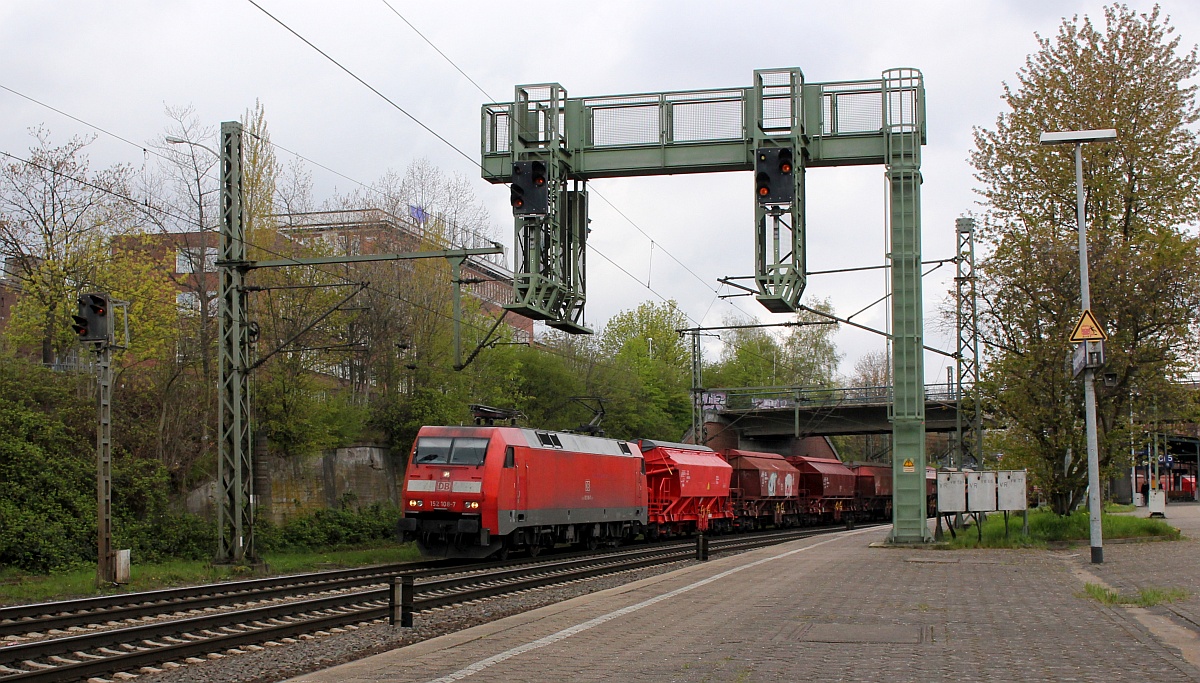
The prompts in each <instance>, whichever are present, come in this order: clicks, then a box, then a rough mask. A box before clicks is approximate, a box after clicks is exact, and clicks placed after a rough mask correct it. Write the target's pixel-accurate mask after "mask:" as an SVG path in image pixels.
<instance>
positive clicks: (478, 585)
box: [0, 530, 828, 683]
mask: <svg viewBox="0 0 1200 683" xmlns="http://www.w3.org/2000/svg"><path fill="white" fill-rule="evenodd" d="M827 531H828V530H827ZM818 533H822V531H816V530H804V531H800V530H796V531H784V532H774V533H768V534H753V535H743V536H736V537H724V538H714V539H711V540H710V550H711V551H712V552H736V551H740V550H748V549H751V548H757V547H762V546H766V545H773V544H777V543H782V542H785V541H791V540H796V539H800V538H805V537H807V536H811V535H815V534H818ZM694 556H695V544H694V543H692V542H683V543H678V542H677V543H666V544H661V545H657V546H651V547H642V548H638V549H632V550H630V549H625V550H619V551H609V552H605V553H600V554H586V555H584V556H582V557H580V556H572V557H557V558H547V560H546V561H543V562H536V563H535V562H529V561H526V562H523V563H517V564H516V565H515V566H514V564H513V563H509V564H505V565H501V566H496V565H485V566H483V567H480V566H479V565H474V566H472V567H470V568H469V570H464V569H463V568H460V569H459V570H458V571H456V572H454V573H453V574H452V575H448V570H447V568H446V567H445V565H442V566H440V567H429V566H423V565H391V566H389V567H375V568H371V569H368V570H344V571H339V572H323V573H321V574H309V575H304V576H302V577H281V578H279V579H267V580H257V581H247V582H236V584H229V586H234V589H233V591H232V592H229V593H227V594H226V597H225V598H224V600H225V602H224V603H223V604H225V605H228V604H230V603H243V604H244V603H246V602H250V601H257V600H263V599H268V600H270V599H275V598H278V597H280V596H281V595H282V594H284V593H286V594H287V595H290V596H295V595H299V594H302V593H303V592H305V591H307V593H309V594H311V593H313V592H318V591H330V590H335V591H338V592H335V593H334V594H331V595H322V596H321V597H315V598H306V599H299V600H289V601H286V602H277V603H275V604H270V605H266V606H259V607H249V608H244V609H235V610H233V611H226V612H220V613H215V614H204V615H201V616H185V617H184V618H175V617H174V616H172V617H171V618H167V619H161V620H156V621H153V622H151V623H145V624H138V625H134V626H126V627H120V628H115V629H111V630H98V631H94V632H89V633H83V634H78V635H69V636H65V637H55V638H46V639H41V640H33V641H31V642H24V643H18V644H15V645H9V646H7V647H0V683H5V682H7V681H13V682H16V681H69V680H80V679H86V678H89V677H96V676H108V675H111V674H113V673H114V672H136V671H139V670H141V669H142V668H143V667H153V666H156V665H161V664H164V663H167V662H183V661H189V660H190V661H194V660H195V658H197V657H205V656H211V655H212V654H213V653H220V652H225V651H228V650H231V649H234V650H236V649H238V648H244V647H247V646H249V647H251V648H254V647H256V646H258V645H259V644H261V643H270V644H277V643H279V642H280V641H284V642H287V641H288V640H289V639H291V638H293V637H294V636H302V635H304V634H311V633H327V632H329V631H330V630H336V629H340V628H343V627H350V628H355V627H356V625H360V624H365V623H370V622H373V621H376V620H384V619H387V618H388V617H389V616H391V615H392V614H393V610H392V608H391V607H390V604H389V600H390V598H391V596H392V587H391V586H390V585H388V586H385V587H378V586H379V585H380V584H390V583H391V582H392V580H393V577H395V576H397V575H398V574H399V573H400V572H403V573H405V574H408V575H411V576H413V577H414V583H415V587H414V588H415V600H414V611H417V612H422V611H428V610H432V609H436V608H439V607H445V606H449V605H454V604H460V603H468V602H471V601H475V600H480V599H484V598H488V597H492V596H497V595H502V594H510V593H517V592H520V591H528V590H530V589H534V588H541V587H545V586H552V585H557V584H564V583H568V582H574V581H580V580H583V579H588V578H591V577H596V576H602V575H607V574H614V573H618V572H628V571H632V570H636V569H639V568H644V567H651V566H657V565H663V564H668V563H673V562H679V561H682V560H686V559H690V558H692V557H694ZM355 571H357V572H360V573H361V575H360V576H353V572H355ZM372 572H373V573H372ZM330 574H332V575H337V578H334V577H329V576H327V577H326V578H327V579H328V580H322V579H320V578H318V577H320V576H322V575H330ZM289 580H291V581H293V582H294V583H293V585H291V586H290V587H289V586H287V582H288V581H289ZM338 582H350V583H353V582H359V583H357V586H368V585H370V586H375V587H373V588H365V589H362V590H345V589H346V588H348V587H349V588H353V586H347V585H346V583H340V584H339V583H338ZM238 584H240V585H238ZM305 585H307V588H305V587H304V586H305ZM199 588H200V589H208V592H207V593H203V591H202V592H201V593H197V594H196V595H195V596H194V597H193V599H194V600H196V601H199V602H203V603H204V604H205V605H212V604H221V603H219V602H218V603H213V602H212V601H214V600H218V601H219V600H220V597H219V595H218V594H216V593H214V592H213V591H212V588H213V587H212V586H205V587H199ZM178 590H184V589H178ZM256 590H257V591H258V592H257V593H256V592H255V591H256ZM288 591H290V592H288ZM168 592H171V591H166V592H164V591H155V592H154V593H153V594H136V596H133V595H131V596H123V597H125V598H126V602H125V604H124V605H120V606H116V605H114V606H110V607H108V608H101V607H98V606H97V605H96V604H94V603H91V602H90V601H91V600H97V599H89V600H84V601H74V603H70V602H69V603H59V604H60V605H62V606H63V607H64V608H66V606H68V605H71V604H79V603H82V604H84V605H86V607H82V608H81V609H84V610H86V611H84V612H83V613H82V614H76V615H75V617H74V619H75V623H76V624H78V623H80V622H81V621H84V622H86V621H88V620H90V619H93V618H95V617H96V616H97V615H104V614H112V613H111V612H107V613H106V612H105V611H104V609H115V608H118V607H119V608H120V609H122V610H125V611H124V612H121V613H122V614H125V615H126V617H122V618H128V617H129V615H131V614H132V612H130V611H129V610H137V611H138V612H139V614H138V616H139V617H141V618H148V616H149V614H156V615H158V616H163V615H165V614H171V615H175V614H177V613H178V612H179V611H180V610H184V609H190V608H189V607H184V605H187V604H188V603H187V602H186V600H185V599H184V598H183V597H182V596H176V598H177V599H178V600H179V601H176V602H170V601H166V602H160V603H159V605H160V606H159V608H158V610H157V611H156V612H154V611H149V612H148V611H146V610H151V609H152V605H153V604H154V601H153V600H145V599H138V600H137V601H136V603H135V602H134V601H131V600H129V598H135V597H138V596H146V595H159V596H160V597H161V596H162V595H163V594H164V593H168ZM110 597H118V596H110ZM193 604H196V603H193ZM29 607H35V606H29ZM36 607H45V606H44V605H43V606H36ZM62 612H65V613H66V614H67V615H69V612H67V611H66V610H60V614H58V615H56V616H54V619H56V621H55V622H54V623H65V622H62V621H61V619H62V618H64V616H63V614H62ZM0 614H2V613H0ZM14 623H17V624H22V623H23V624H25V625H26V626H29V625H32V624H33V623H43V624H44V623H49V622H45V621H43V622H36V621H35V620H34V619H33V618H32V617H28V618H26V619H23V620H21V621H15V622H14Z"/></svg>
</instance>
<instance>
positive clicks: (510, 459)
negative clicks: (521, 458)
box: [504, 446, 517, 467]
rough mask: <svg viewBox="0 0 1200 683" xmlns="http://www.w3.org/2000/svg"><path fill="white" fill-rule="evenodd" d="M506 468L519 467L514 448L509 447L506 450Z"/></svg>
mask: <svg viewBox="0 0 1200 683" xmlns="http://www.w3.org/2000/svg"><path fill="white" fill-rule="evenodd" d="M504 466H505V467H516V466H517V460H516V457H515V452H514V451H513V447H512V446H507V447H505V449H504Z"/></svg>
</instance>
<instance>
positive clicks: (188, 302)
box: [175, 271, 200, 313]
mask: <svg viewBox="0 0 1200 683" xmlns="http://www.w3.org/2000/svg"><path fill="white" fill-rule="evenodd" d="M189 272H190V271H189ZM175 305H176V306H178V307H179V310H180V312H182V313H198V312H200V297H199V296H197V295H196V293H195V292H179V293H177V294H176V295H175Z"/></svg>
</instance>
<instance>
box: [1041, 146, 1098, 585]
mask: <svg viewBox="0 0 1200 683" xmlns="http://www.w3.org/2000/svg"><path fill="white" fill-rule="evenodd" d="M1116 139H1117V131H1115V130H1113V129H1111V128H1108V129H1105V130H1074V131H1059V132H1053V133H1047V132H1044V133H1042V136H1041V139H1040V142H1041V143H1042V144H1043V145H1062V144H1073V145H1075V222H1076V225H1077V226H1078V228H1079V292H1080V294H1081V296H1082V299H1083V300H1082V302H1081V306H1082V310H1083V313H1084V314H1087V313H1088V312H1090V311H1091V308H1092V294H1091V288H1090V285H1089V282H1088V256H1087V227H1086V224H1085V223H1084V215H1083V214H1084V201H1083V145H1084V143H1086V142H1104V141H1108V140H1116ZM1083 343H1084V344H1085V345H1086V344H1087V343H1088V342H1083ZM1084 351H1085V352H1086V351H1087V349H1084ZM1095 375H1096V371H1095V369H1094V368H1093V367H1091V363H1090V362H1089V363H1088V364H1087V366H1086V367H1085V368H1084V370H1083V409H1084V420H1085V422H1086V427H1087V458H1088V514H1089V517H1090V518H1091V546H1092V564H1101V563H1103V562H1104V539H1103V534H1102V532H1101V527H1100V453H1099V451H1100V447H1099V444H1098V443H1097V437H1096V387H1095Z"/></svg>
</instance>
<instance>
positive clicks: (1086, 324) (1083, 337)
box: [1071, 308, 1108, 342]
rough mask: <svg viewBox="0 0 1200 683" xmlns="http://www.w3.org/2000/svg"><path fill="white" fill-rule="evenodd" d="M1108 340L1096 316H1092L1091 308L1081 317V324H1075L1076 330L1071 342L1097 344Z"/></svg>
mask: <svg viewBox="0 0 1200 683" xmlns="http://www.w3.org/2000/svg"><path fill="white" fill-rule="evenodd" d="M1107 339H1108V335H1107V334H1105V333H1104V328H1103V327H1100V323H1099V322H1097V321H1096V316H1094V315H1092V310H1091V309H1090V308H1089V309H1087V310H1085V311H1084V312H1083V315H1080V316H1079V322H1077V323H1075V329H1074V330H1072V331H1071V341H1073V342H1096V341H1106V340H1107Z"/></svg>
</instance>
